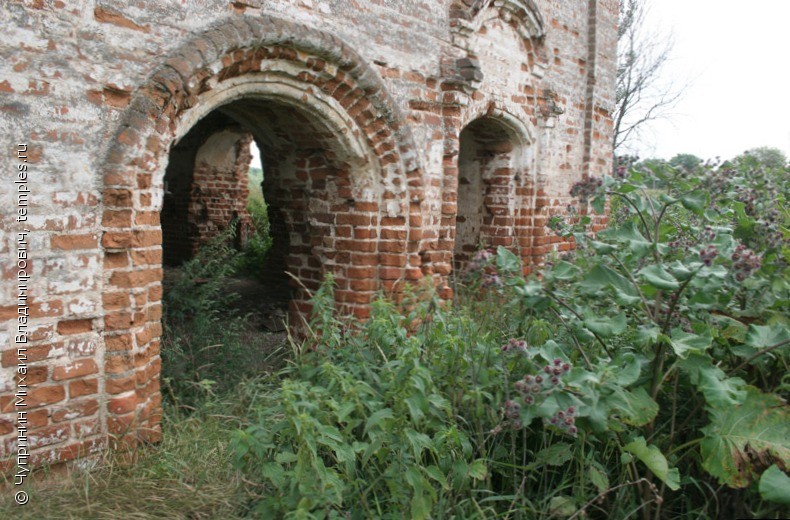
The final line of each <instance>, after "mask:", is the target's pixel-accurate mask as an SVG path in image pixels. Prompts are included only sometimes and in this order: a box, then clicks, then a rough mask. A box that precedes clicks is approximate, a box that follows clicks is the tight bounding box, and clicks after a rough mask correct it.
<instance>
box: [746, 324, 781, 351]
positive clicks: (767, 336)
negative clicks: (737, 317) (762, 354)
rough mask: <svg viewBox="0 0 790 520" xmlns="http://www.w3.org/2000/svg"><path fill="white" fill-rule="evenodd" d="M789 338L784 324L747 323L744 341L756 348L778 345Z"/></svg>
mask: <svg viewBox="0 0 790 520" xmlns="http://www.w3.org/2000/svg"><path fill="white" fill-rule="evenodd" d="M788 339H790V332H788V329H787V327H786V326H784V325H781V324H775V325H749V331H748V332H747V333H746V341H745V343H746V344H747V345H749V346H750V347H754V348H757V349H762V348H768V347H772V346H774V345H778V344H779V343H782V342H783V341H787V340H788Z"/></svg>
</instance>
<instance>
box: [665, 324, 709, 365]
mask: <svg viewBox="0 0 790 520" xmlns="http://www.w3.org/2000/svg"><path fill="white" fill-rule="evenodd" d="M712 341H713V337H712V336H711V335H710V331H709V330H705V334H692V333H689V332H685V331H683V330H682V329H672V335H671V337H670V340H669V344H670V345H671V346H672V350H674V351H675V354H677V355H678V357H680V358H682V359H685V358H687V357H688V356H689V354H690V353H695V354H702V353H703V352H705V349H707V348H708V347H710V344H711V342H712Z"/></svg>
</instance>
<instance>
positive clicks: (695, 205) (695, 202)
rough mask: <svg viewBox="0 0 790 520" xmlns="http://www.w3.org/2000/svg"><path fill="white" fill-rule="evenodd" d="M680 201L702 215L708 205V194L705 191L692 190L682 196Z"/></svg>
mask: <svg viewBox="0 0 790 520" xmlns="http://www.w3.org/2000/svg"><path fill="white" fill-rule="evenodd" d="M680 203H681V204H683V207H684V208H686V209H687V210H689V211H693V212H694V213H696V214H697V215H702V213H703V211H705V208H706V207H707V206H708V194H707V193H705V192H704V191H692V192H691V193H687V194H685V195H683V196H681V197H680Z"/></svg>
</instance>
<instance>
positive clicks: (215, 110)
mask: <svg viewBox="0 0 790 520" xmlns="http://www.w3.org/2000/svg"><path fill="white" fill-rule="evenodd" d="M617 16H618V2H617V1H616V0H190V1H178V0H137V1H133V2H127V1H121V0H62V1H61V0H24V1H21V0H20V1H14V0H11V1H8V2H3V3H2V5H0V25H1V26H2V33H0V56H2V60H1V61H0V70H2V74H1V75H0V129H1V130H2V131H0V139H1V140H2V150H3V158H4V160H3V165H4V167H3V174H2V180H3V185H2V189H0V193H1V194H2V197H3V204H2V206H1V207H0V211H2V212H3V219H2V225H0V237H2V241H0V262H1V263H0V267H1V268H2V271H1V272H2V283H1V284H0V348H2V367H0V467H5V468H6V469H7V468H8V467H9V466H10V465H13V464H14V463H15V462H16V455H17V453H18V449H17V448H18V445H19V442H20V434H19V426H20V422H19V420H18V419H19V418H20V417H21V416H24V418H25V422H24V424H23V427H24V430H25V433H26V435H25V439H24V442H26V443H27V444H28V447H27V451H28V452H29V453H30V459H31V461H32V462H31V464H33V465H40V464H43V463H52V462H61V461H67V460H71V459H74V458H76V457H79V456H82V455H83V454H86V453H90V452H93V451H96V450H100V449H102V448H104V447H105V446H107V445H109V444H110V443H111V442H112V441H117V440H121V441H128V442H134V441H135V440H137V439H144V440H156V439H157V438H158V437H159V436H160V426H159V422H160V417H161V396H160V389H159V384H160V381H159V376H160V369H161V358H160V335H161V333H162V325H161V317H162V307H161V298H162V276H163V265H165V264H168V263H178V262H179V261H181V260H183V259H185V258H188V257H189V256H190V255H192V254H193V253H194V251H195V250H196V248H197V247H199V246H200V244H202V243H204V242H205V241H206V240H207V239H209V238H211V236H214V235H216V233H218V232H219V231H221V230H222V229H224V228H227V226H229V225H230V223H231V222H233V223H235V225H237V226H238V227H239V236H242V237H243V235H244V234H245V233H248V232H249V231H248V230H249V222H248V221H249V215H247V213H246V197H247V190H248V187H247V169H248V168H249V165H250V146H251V143H253V142H254V143H255V144H256V145H257V147H258V148H259V149H260V151H261V155H262V160H263V164H264V172H265V173H264V183H263V193H264V196H265V199H266V203H267V204H268V208H269V210H268V211H269V220H270V223H271V233H272V237H273V248H272V251H271V252H270V255H269V260H267V261H269V262H271V265H270V266H267V269H268V271H267V272H270V273H271V276H272V284H278V283H282V280H285V281H286V283H287V280H288V279H287V278H285V275H284V274H283V273H284V272H285V271H287V272H289V273H291V274H293V275H294V276H295V277H296V278H298V280H299V281H300V284H296V285H294V286H293V287H291V289H290V290H291V293H290V304H289V305H290V309H291V313H292V314H294V315H299V314H302V315H304V314H305V313H307V312H309V309H310V304H309V301H308V298H307V296H306V293H305V290H304V289H303V288H302V286H303V287H304V288H308V289H312V288H315V287H316V286H317V284H319V283H320V281H321V280H322V279H323V277H324V275H325V274H327V273H332V274H333V275H334V277H335V280H336V283H337V290H336V301H337V305H338V308H339V309H340V311H341V312H344V313H346V314H352V315H354V316H356V317H358V318H360V319H364V318H365V317H366V316H367V315H368V310H369V303H370V302H371V300H372V299H373V298H374V297H375V296H376V294H378V293H379V292H380V291H384V292H390V293H392V292H397V291H399V290H400V289H401V288H402V287H403V285H404V284H406V283H420V282H421V281H422V282H423V283H428V282H430V283H432V284H433V285H434V286H435V287H437V288H438V290H439V293H440V295H441V296H442V297H444V298H451V297H452V291H451V290H450V284H449V280H450V278H451V276H452V273H453V271H454V270H456V271H457V270H458V269H459V268H460V267H461V266H463V264H464V262H465V261H467V260H468V258H469V257H470V255H471V254H473V253H474V251H475V250H476V249H477V248H478V247H479V246H481V245H482V246H488V247H496V246H504V247H506V248H508V249H510V250H512V251H513V252H515V253H516V254H517V255H518V256H520V257H521V259H522V260H523V262H524V265H525V266H528V267H529V266H535V265H538V264H539V263H540V262H541V259H542V258H543V257H544V256H545V255H546V254H547V253H549V252H550V251H552V250H554V249H560V250H563V249H566V248H569V247H571V245H570V244H568V243H563V242H562V241H561V240H560V239H559V238H558V237H556V236H554V235H553V234H552V232H551V231H550V230H549V229H548V228H547V227H546V225H547V222H548V219H549V218H550V217H551V216H552V215H554V214H563V213H564V212H566V208H567V207H568V205H570V204H573V203H574V201H573V200H572V199H571V198H570V196H569V194H568V192H569V189H570V187H571V185H572V184H573V183H575V182H577V181H579V180H580V179H582V178H583V177H585V176H601V175H603V174H604V173H605V172H607V171H608V170H609V169H610V168H611V157H612V145H611V132H612V124H611V112H612V109H613V106H614V99H613V98H614V80H615V73H616V60H615V55H616V41H617V29H616V24H617ZM20 411H24V412H25V414H23V415H20V413H19V412H20Z"/></svg>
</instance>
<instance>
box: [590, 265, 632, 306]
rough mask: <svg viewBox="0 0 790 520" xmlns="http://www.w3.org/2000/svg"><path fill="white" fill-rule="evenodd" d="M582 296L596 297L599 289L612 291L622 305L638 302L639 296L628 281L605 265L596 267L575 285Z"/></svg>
mask: <svg viewBox="0 0 790 520" xmlns="http://www.w3.org/2000/svg"><path fill="white" fill-rule="evenodd" d="M576 286H577V287H578V288H579V290H580V291H581V292H582V293H583V294H589V295H598V294H599V293H600V292H601V289H604V288H609V289H612V290H614V294H615V299H616V300H617V302H618V303H621V304H623V305H633V304H635V303H637V302H639V300H640V299H639V294H638V293H637V291H636V288H635V287H634V286H633V285H632V284H631V282H630V281H628V279H627V278H626V277H625V276H623V275H621V274H620V273H618V272H617V271H615V270H613V269H611V268H609V267H606V266H605V265H596V266H595V267H593V268H592V269H591V270H590V272H588V273H587V275H586V276H585V277H584V279H583V280H582V281H581V282H579V283H578V284H576Z"/></svg>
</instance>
